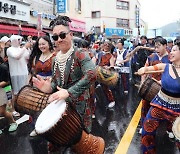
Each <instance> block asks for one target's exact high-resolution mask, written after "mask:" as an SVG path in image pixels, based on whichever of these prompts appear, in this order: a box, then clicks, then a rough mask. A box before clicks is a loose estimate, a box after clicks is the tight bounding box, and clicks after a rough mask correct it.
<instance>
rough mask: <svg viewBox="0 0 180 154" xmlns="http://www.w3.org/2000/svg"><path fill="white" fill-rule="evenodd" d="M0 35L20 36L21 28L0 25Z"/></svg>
mask: <svg viewBox="0 0 180 154" xmlns="http://www.w3.org/2000/svg"><path fill="white" fill-rule="evenodd" d="M0 33H3V34H18V33H19V27H18V26H14V25H3V24H0Z"/></svg>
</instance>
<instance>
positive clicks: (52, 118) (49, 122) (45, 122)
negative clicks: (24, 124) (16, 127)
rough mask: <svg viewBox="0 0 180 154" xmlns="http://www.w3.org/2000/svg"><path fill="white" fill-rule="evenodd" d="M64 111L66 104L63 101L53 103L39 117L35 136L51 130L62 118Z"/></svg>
mask: <svg viewBox="0 0 180 154" xmlns="http://www.w3.org/2000/svg"><path fill="white" fill-rule="evenodd" d="M65 110H66V102H65V101H64V100H60V101H53V102H52V103H50V104H49V105H48V106H47V107H46V108H45V109H44V110H43V111H42V112H41V114H40V115H39V117H38V119H37V121H36V125H35V130H36V132H37V134H42V133H45V132H47V131H48V130H49V129H51V128H52V127H53V126H54V125H55V124H56V123H57V122H58V121H59V119H60V118H61V117H62V115H63V113H64V112H65Z"/></svg>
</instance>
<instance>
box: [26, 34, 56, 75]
mask: <svg viewBox="0 0 180 154" xmlns="http://www.w3.org/2000/svg"><path fill="white" fill-rule="evenodd" d="M41 38H42V39H44V40H46V41H47V42H48V44H49V50H50V51H53V44H52V42H51V40H50V38H49V36H47V35H45V36H41V37H39V38H38V39H37V40H36V43H35V44H34V46H33V49H32V52H31V55H30V57H29V61H28V70H29V72H31V69H32V64H33V61H34V58H36V59H35V61H37V60H39V57H40V56H41V54H42V51H41V50H40V49H39V40H40V39H41Z"/></svg>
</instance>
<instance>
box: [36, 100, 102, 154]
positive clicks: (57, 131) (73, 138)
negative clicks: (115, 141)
mask: <svg viewBox="0 0 180 154" xmlns="http://www.w3.org/2000/svg"><path fill="white" fill-rule="evenodd" d="M35 131H36V133H37V134H38V135H40V136H43V137H45V138H46V139H47V140H48V141H50V142H51V143H53V144H55V145H57V146H71V147H72V149H73V151H75V152H76V153H78V154H85V153H86V154H102V153H103V152H104V146H105V143H104V140H103V139H102V138H100V137H96V136H93V135H92V134H88V133H86V132H85V131H84V130H83V125H82V121H81V118H80V116H79V114H78V113H77V112H76V110H75V109H74V108H73V107H72V106H70V105H69V104H68V103H66V102H65V101H64V100H61V101H54V102H52V103H50V105H48V106H47V107H46V108H45V109H44V110H43V111H42V112H41V114H40V115H39V117H38V119H37V121H36V125H35Z"/></svg>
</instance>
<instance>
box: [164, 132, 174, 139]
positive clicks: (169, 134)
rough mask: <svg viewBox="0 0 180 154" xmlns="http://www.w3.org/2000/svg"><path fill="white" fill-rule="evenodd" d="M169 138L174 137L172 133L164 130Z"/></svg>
mask: <svg viewBox="0 0 180 154" xmlns="http://www.w3.org/2000/svg"><path fill="white" fill-rule="evenodd" d="M166 133H167V134H168V136H169V138H170V139H174V134H173V133H172V132H168V131H166Z"/></svg>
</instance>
